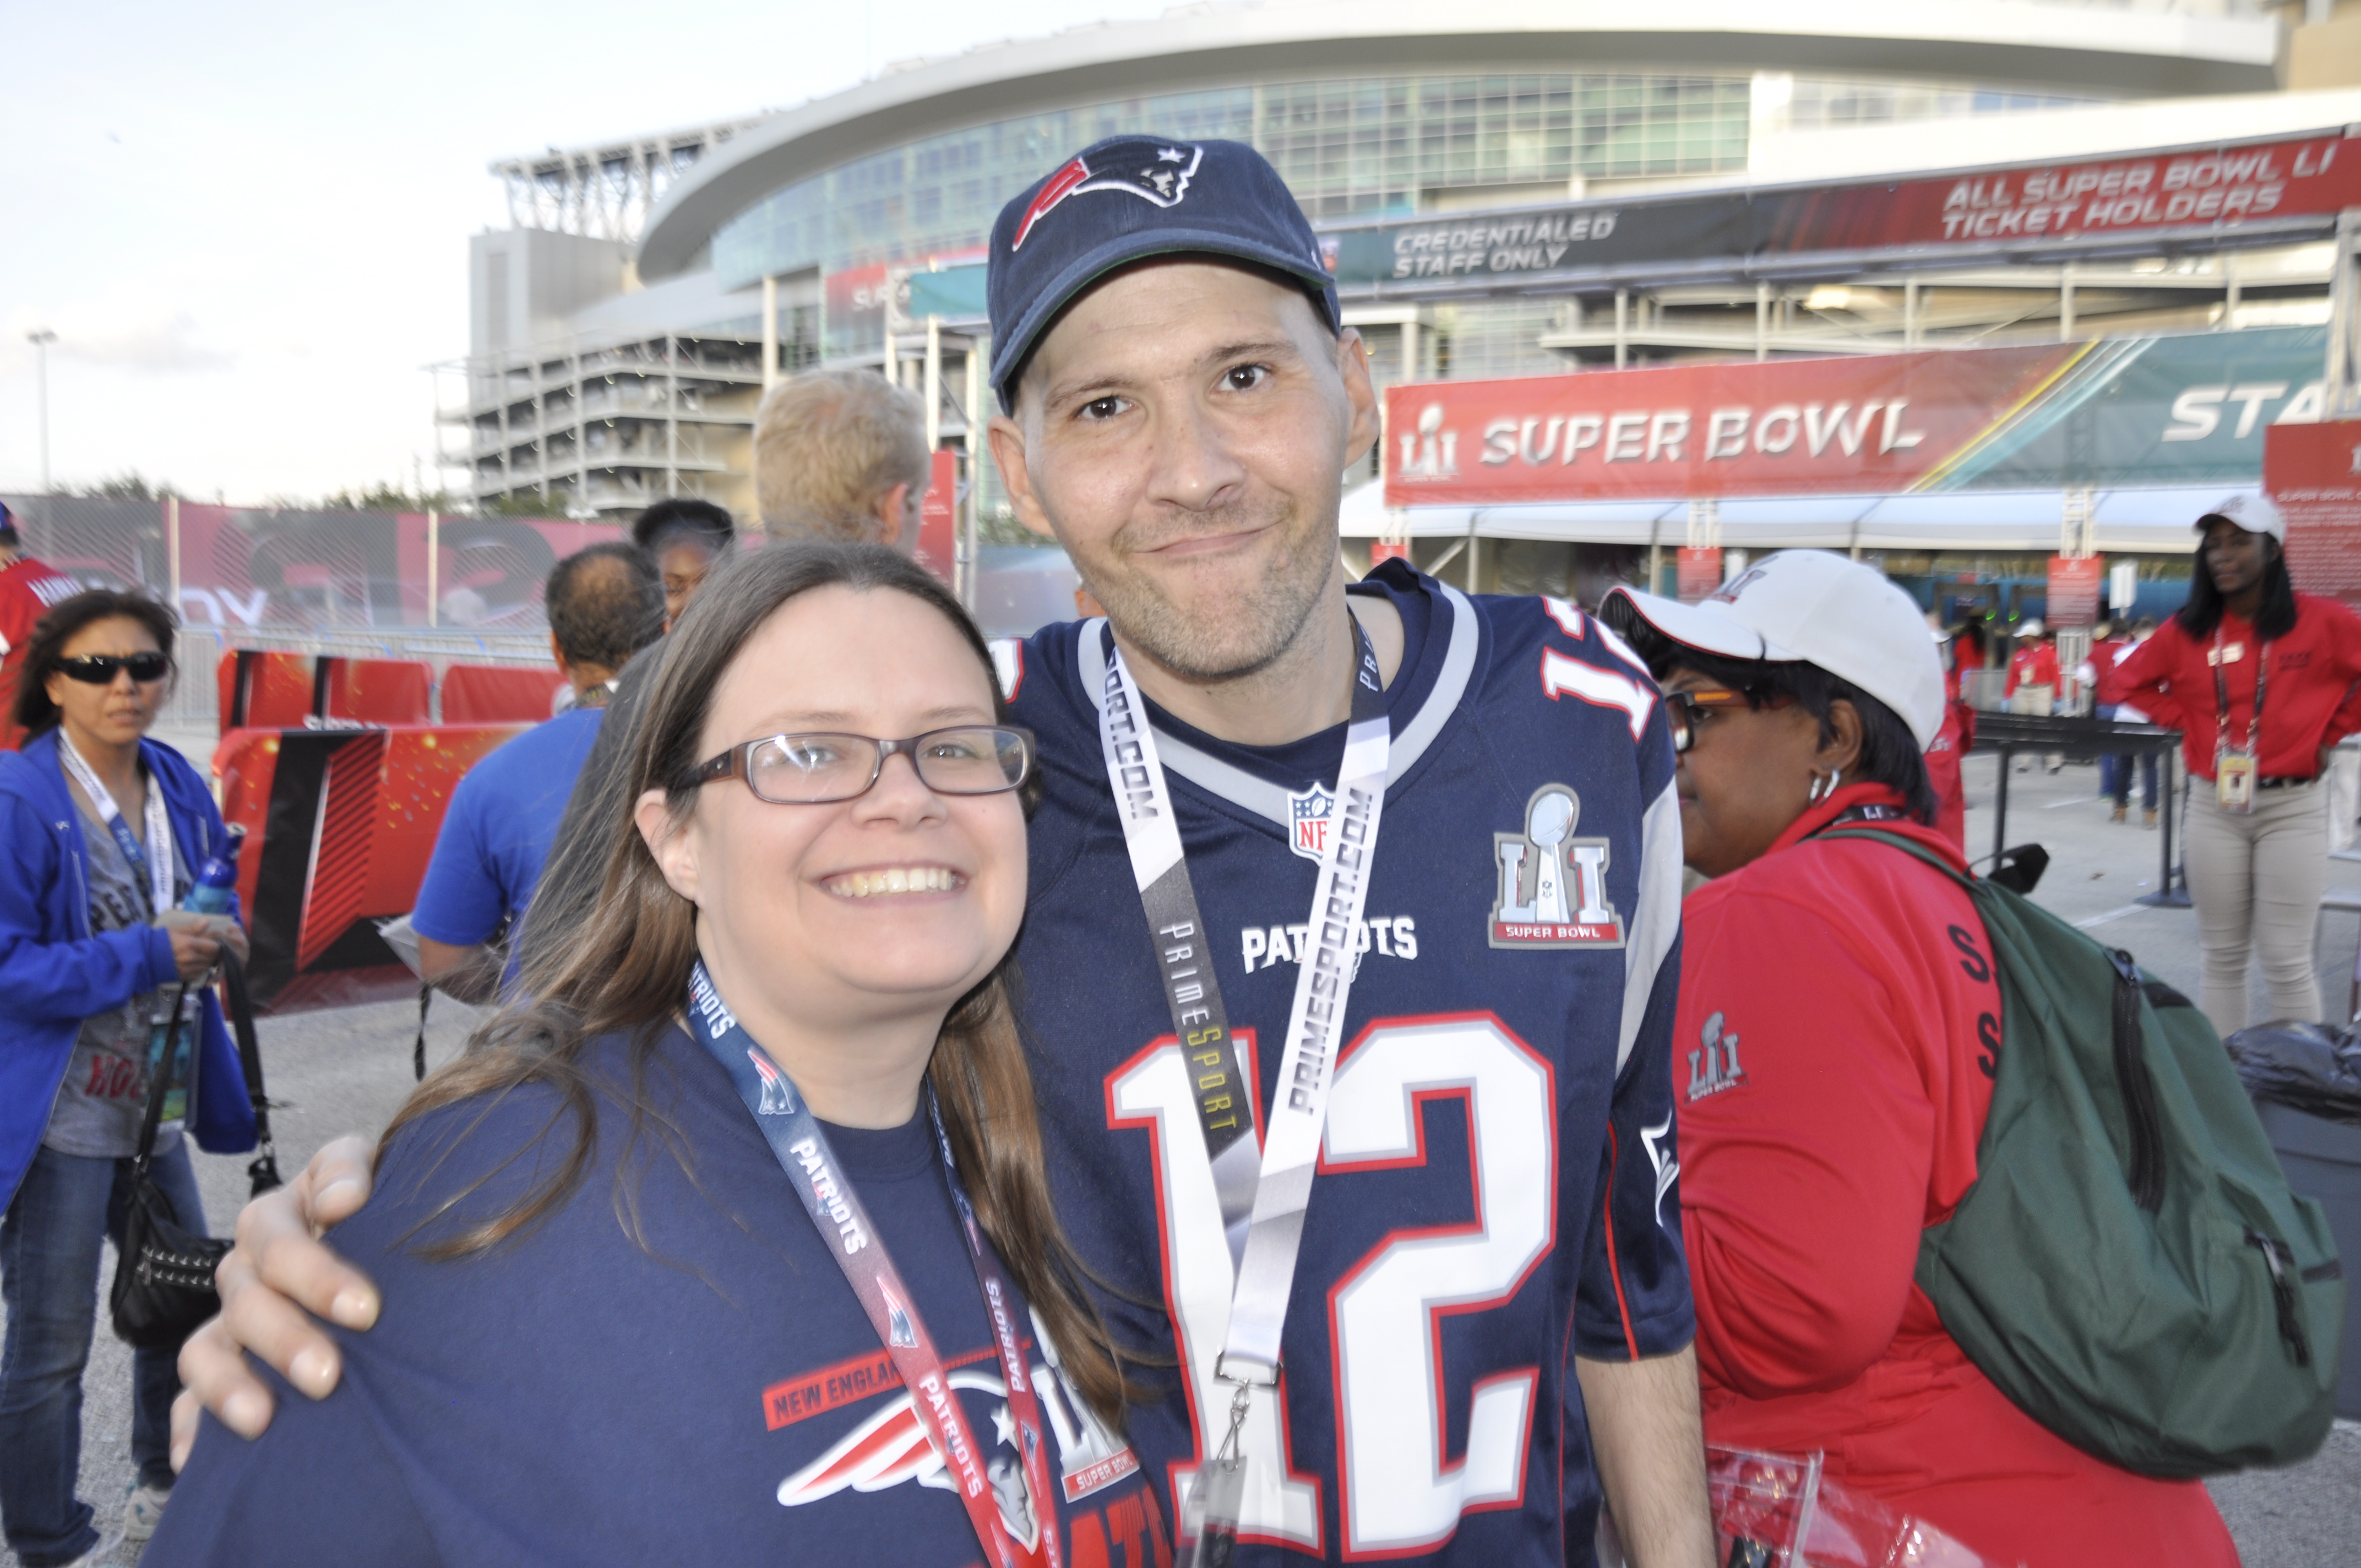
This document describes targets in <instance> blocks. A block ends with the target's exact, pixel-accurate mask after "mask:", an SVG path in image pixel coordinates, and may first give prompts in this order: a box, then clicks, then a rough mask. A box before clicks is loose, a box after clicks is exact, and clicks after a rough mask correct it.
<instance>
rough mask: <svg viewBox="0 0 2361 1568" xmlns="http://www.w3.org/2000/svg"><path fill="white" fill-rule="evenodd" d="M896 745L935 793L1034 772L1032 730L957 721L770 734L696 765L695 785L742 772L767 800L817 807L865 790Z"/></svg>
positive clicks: (987, 785) (969, 789)
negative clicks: (904, 731)
mask: <svg viewBox="0 0 2361 1568" xmlns="http://www.w3.org/2000/svg"><path fill="white" fill-rule="evenodd" d="M896 751H899V752H901V753H902V754H903V755H904V756H906V757H907V758H909V759H910V765H911V766H912V767H914V768H916V769H917V772H918V782H919V783H921V784H925V785H926V786H927V787H928V789H930V790H933V791H934V792H935V793H936V794H937V795H998V794H1000V793H1001V792H1003V791H1004V790H1012V789H1015V788H1016V787H1017V786H1018V785H1019V784H1023V783H1024V782H1025V780H1026V778H1027V776H1028V775H1029V774H1030V773H1032V771H1033V732H1032V731H1031V730H1029V729H1017V728H1016V726H1014V725H1008V724H960V725H953V726H951V727H950V728H949V729H930V730H928V732H927V733H926V734H924V735H914V736H912V737H910V738H909V739H908V740H878V739H877V738H876V737H875V736H873V735H835V734H820V735H769V736H765V737H763V739H762V740H747V741H744V742H741V744H739V745H736V746H732V747H730V750H728V751H724V752H722V753H721V754H720V755H719V756H718V757H715V758H712V759H711V760H709V761H708V762H701V763H699V764H698V765H697V771H696V772H695V773H693V774H692V775H691V776H690V779H689V785H690V787H692V788H694V787H696V786H697V785H700V784H710V783H712V782H713V781H714V780H716V779H727V778H741V779H744V780H745V781H746V787H747V788H749V789H751V790H752V791H753V792H754V793H755V795H758V796H760V797H761V798H763V799H764V800H767V801H769V802H771V804H773V805H774V806H824V805H827V804H829V803H830V802H833V801H840V800H851V799H853V798H855V797H856V796H859V795H866V794H868V793H869V791H870V789H871V788H872V787H873V785H875V784H876V783H877V780H878V778H879V776H880V775H881V774H882V773H884V769H885V759H886V758H888V757H890V756H892V755H893V754H894V753H895V752H896Z"/></svg>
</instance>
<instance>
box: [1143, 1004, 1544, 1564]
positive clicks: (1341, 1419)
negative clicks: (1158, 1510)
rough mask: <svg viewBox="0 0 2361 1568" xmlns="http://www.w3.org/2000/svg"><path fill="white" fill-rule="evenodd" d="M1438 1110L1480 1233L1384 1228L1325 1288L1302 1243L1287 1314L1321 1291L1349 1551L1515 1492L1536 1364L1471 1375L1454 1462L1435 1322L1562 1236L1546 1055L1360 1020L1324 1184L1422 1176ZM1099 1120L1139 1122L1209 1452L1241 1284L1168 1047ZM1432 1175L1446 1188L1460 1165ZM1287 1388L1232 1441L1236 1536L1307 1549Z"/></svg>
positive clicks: (1260, 1404)
mask: <svg viewBox="0 0 2361 1568" xmlns="http://www.w3.org/2000/svg"><path fill="white" fill-rule="evenodd" d="M1238 1042H1239V1047H1240V1053H1241V1058H1242V1065H1243V1066H1244V1068H1245V1069H1246V1080H1247V1081H1248V1082H1249V1083H1256V1084H1258V1083H1259V1082H1260V1081H1261V1080H1260V1078H1259V1077H1258V1076H1257V1069H1256V1066H1255V1042H1254V1038H1253V1036H1252V1035H1251V1033H1250V1032H1248V1031H1246V1030H1240V1031H1239V1032H1238ZM1437 1099H1456V1100H1458V1101H1460V1102H1462V1103H1463V1104H1464V1106H1465V1107H1466V1117H1467V1135H1468V1140H1467V1141H1468V1147H1469V1150H1470V1159H1469V1173H1468V1181H1469V1183H1470V1184H1471V1185H1472V1188H1473V1190H1472V1192H1470V1194H1469V1197H1470V1198H1471V1200H1472V1203H1471V1212H1472V1213H1473V1215H1474V1218H1473V1220H1472V1222H1470V1223H1462V1224H1455V1225H1444V1226H1437V1227H1429V1228H1423V1229H1419V1228H1400V1229H1395V1230H1392V1231H1390V1232H1389V1233H1388V1234H1386V1235H1385V1236H1384V1237H1383V1238H1382V1239H1381V1240H1380V1241H1379V1242H1378V1244H1377V1245H1375V1246H1373V1247H1371V1248H1370V1249H1369V1250H1368V1252H1367V1254H1365V1255H1363V1256H1361V1257H1360V1258H1359V1259H1357V1260H1356V1261H1354V1262H1352V1263H1351V1264H1349V1265H1348V1266H1345V1267H1343V1269H1342V1270H1341V1272H1336V1273H1334V1276H1333V1279H1331V1278H1327V1277H1323V1274H1322V1272H1321V1271H1322V1270H1323V1269H1328V1268H1330V1267H1332V1265H1330V1264H1326V1263H1322V1262H1319V1261H1317V1260H1318V1259H1319V1258H1320V1257H1321V1252H1320V1249H1319V1248H1318V1247H1317V1246H1316V1245H1312V1243H1311V1238H1307V1245H1306V1248H1305V1250H1304V1253H1303V1255H1302V1256H1301V1259H1300V1260H1299V1262H1298V1265H1297V1270H1298V1277H1297V1280H1296V1294H1295V1298H1294V1306H1293V1307H1292V1309H1291V1311H1292V1312H1294V1313H1298V1314H1300V1313H1301V1312H1303V1311H1305V1310H1318V1309H1317V1306H1316V1305H1315V1304H1316V1303H1317V1302H1318V1301H1319V1300H1320V1296H1319V1295H1317V1294H1315V1293H1314V1292H1315V1290H1317V1289H1318V1288H1321V1287H1323V1286H1324V1287H1325V1296H1326V1310H1327V1312H1328V1320H1329V1333H1328V1341H1329V1345H1330V1351H1331V1357H1332V1365H1331V1366H1330V1368H1329V1373H1330V1376H1331V1378H1332V1384H1331V1386H1332V1387H1333V1388H1334V1391H1335V1395H1334V1398H1335V1408H1336V1428H1337V1431H1336V1443H1337V1451H1338V1453H1337V1471H1338V1475H1339V1477H1340V1480H1341V1483H1342V1485H1341V1492H1342V1496H1341V1497H1340V1498H1339V1500H1338V1510H1337V1511H1338V1515H1339V1517H1340V1519H1341V1520H1342V1522H1343V1526H1344V1530H1345V1553H1346V1555H1348V1556H1361V1555H1394V1554H1399V1553H1401V1552H1416V1551H1419V1550H1422V1549H1424V1548H1429V1547H1433V1546H1436V1545H1439V1544H1440V1543H1442V1542H1443V1541H1447V1540H1448V1539H1450V1537H1451V1535H1452V1534H1453V1532H1454V1531H1455V1530H1456V1529H1457V1528H1458V1523H1459V1519H1460V1516H1461V1515H1463V1514H1466V1513H1469V1512H1474V1511H1477V1510H1479V1509H1484V1508H1514V1507H1516V1506H1518V1504H1519V1503H1521V1501H1522V1498H1523V1495H1524V1484H1525V1475H1526V1470H1527V1465H1528V1460H1529V1456H1530V1451H1531V1447H1532V1423H1533V1420H1534V1415H1535V1411H1534V1405H1535V1402H1536V1400H1537V1398H1538V1397H1539V1389H1540V1373H1539V1370H1538V1368H1537V1367H1535V1366H1531V1365H1526V1366H1521V1367H1516V1368H1511V1369H1510V1370H1506V1371H1501V1372H1495V1373H1493V1374H1491V1375H1490V1376H1486V1377H1483V1378H1481V1379H1478V1380H1477V1382H1476V1384H1475V1385H1474V1387H1473V1388H1472V1390H1471V1393H1470V1397H1469V1409H1468V1417H1467V1439H1466V1446H1465V1451H1464V1452H1463V1453H1461V1454H1460V1455H1459V1456H1458V1457H1456V1458H1453V1457H1451V1456H1450V1455H1449V1454H1448V1453H1446V1452H1445V1445H1444V1376H1445V1368H1444V1365H1442V1357H1443V1335H1442V1332H1441V1329H1440V1323H1439V1320H1440V1319H1441V1318H1443V1317H1444V1316H1445V1315H1455V1314H1462V1313H1471V1312H1481V1311H1484V1310H1488V1309H1490V1308H1496V1307H1499V1306H1501V1305H1504V1304H1505V1303H1507V1302H1508V1301H1509V1300H1510V1299H1511V1298H1513V1297H1514V1296H1515V1295H1516V1293H1517V1291H1518V1290H1519V1288H1521V1287H1522V1285H1523V1284H1524V1281H1525V1279H1526V1278H1527V1277H1528V1276H1530V1275H1531V1274H1532V1271H1533V1269H1534V1268H1535V1267H1536V1266H1539V1264H1540V1263H1541V1260H1542V1259H1543V1257H1544V1256H1546V1255H1548V1253H1549V1250H1550V1247H1551V1245H1552V1244H1553V1242H1554V1239H1555V1236H1556V1229H1557V1226H1556V1212H1555V1205H1556V1197H1557V1161H1556V1154H1557V1149H1556V1125H1555V1108H1556V1103H1557V1098H1556V1093H1555V1086H1554V1083H1553V1081H1552V1075H1551V1070H1550V1066H1549V1064H1548V1062H1547V1061H1545V1060H1544V1059H1543V1058H1542V1057H1541V1056H1540V1055H1538V1054H1537V1053H1536V1052H1534V1051H1533V1050H1532V1048H1531V1047H1528V1046H1527V1045H1526V1044H1525V1043H1524V1042H1523V1041H1522V1040H1520V1039H1519V1038H1517V1036H1515V1035H1513V1034H1511V1033H1510V1031H1509V1030H1508V1028H1507V1027H1506V1026H1505V1025H1502V1024H1501V1023H1500V1022H1499V1019H1497V1018H1495V1017H1493V1016H1491V1015H1490V1014H1463V1015H1456V1016H1444V1017H1433V1018H1422V1019H1384V1020H1379V1021H1378V1022H1377V1023H1374V1024H1372V1025H1369V1026H1368V1027H1367V1029H1365V1030H1363V1031H1362V1033H1361V1035H1360V1036H1359V1037H1358V1038H1356V1039H1355V1040H1354V1041H1353V1042H1352V1043H1351V1044H1350V1045H1348V1046H1346V1047H1345V1049H1344V1050H1343V1051H1342V1052H1341V1053H1340V1054H1339V1058H1338V1062H1337V1068H1336V1076H1335V1082H1334V1089H1333V1090H1332V1091H1331V1092H1330V1099H1329V1104H1328V1121H1327V1127H1326V1132H1325V1135H1324V1137H1323V1140H1322V1144H1321V1157H1320V1181H1321V1182H1322V1183H1323V1184H1325V1183H1327V1182H1330V1181H1337V1182H1350V1181H1351V1180H1352V1179H1353V1177H1354V1175H1355V1174H1356V1172H1364V1171H1370V1170H1379V1169H1400V1168H1422V1167H1425V1166H1426V1165H1427V1157H1426V1149H1425V1140H1424V1137H1423V1129H1422V1114H1423V1112H1422V1105H1423V1103H1424V1102H1427V1101H1429V1100H1437ZM1107 1108H1108V1118H1109V1124H1110V1125H1111V1126H1113V1127H1115V1128H1127V1127H1131V1128H1145V1129H1147V1130H1148V1134H1149V1135H1150V1136H1151V1137H1152V1138H1153V1140H1154V1143H1155V1159H1156V1171H1157V1186H1158V1196H1159V1201H1160V1202H1161V1204H1162V1208H1163V1212H1162V1213H1161V1215H1160V1216H1159V1218H1160V1219H1161V1222H1162V1230H1163V1236H1164V1260H1163V1261H1164V1283H1165V1296H1166V1300H1167V1303H1168V1305H1169V1306H1170V1310H1171V1312H1172V1317H1173V1321H1174V1323H1175V1325H1176V1329H1177V1331H1178V1332H1177V1334H1176V1338H1177V1339H1178V1341H1179V1349H1180V1360H1181V1365H1182V1371H1183V1375H1184V1376H1185V1377H1186V1378H1187V1386H1188V1392H1189V1396H1190V1405H1191V1417H1192V1420H1193V1421H1194V1425H1195V1435H1196V1444H1197V1453H1198V1454H1199V1456H1200V1457H1201V1458H1202V1457H1203V1456H1204V1455H1207V1454H1209V1453H1212V1452H1213V1447H1214V1445H1215V1444H1216V1443H1218V1442H1220V1440H1221V1435H1222V1432H1223V1431H1226V1430H1227V1427H1228V1421H1229V1409H1230V1396H1231V1392H1232V1390H1231V1388H1230V1386H1229V1385H1227V1384H1225V1383H1223V1382H1221V1381H1220V1380H1219V1379H1218V1378H1216V1377H1215V1376H1213V1364H1214V1360H1215V1357H1216V1356H1217V1355H1218V1354H1220V1352H1221V1348H1222V1340H1223V1335H1224V1332H1226V1330H1227V1328H1228V1326H1229V1312H1230V1298H1231V1290H1232V1286H1233V1280H1234V1271H1233V1267H1232V1265H1231V1261H1230V1250H1229V1246H1228V1244H1227V1243H1226V1241H1225V1240H1224V1237H1223V1234H1222V1222H1221V1210H1220V1206H1219V1203H1218V1201H1217V1200H1216V1198H1215V1195H1214V1190H1213V1168H1212V1167H1211V1166H1210V1165H1209V1164H1208V1163H1207V1160H1206V1157H1205V1145H1204V1139H1203V1137H1202V1135H1201V1134H1200V1133H1199V1131H1198V1128H1197V1124H1196V1101H1195V1095H1194V1092H1193V1085H1192V1084H1191V1080H1190V1074H1189V1067H1188V1063H1187V1062H1186V1061H1185V1060H1184V1059H1183V1058H1182V1056H1181V1053H1180V1047H1179V1045H1178V1043H1177V1042H1175V1041H1173V1040H1171V1039H1170V1038H1169V1037H1168V1038H1167V1039H1165V1040H1163V1041H1160V1042H1159V1043H1158V1044H1156V1045H1153V1046H1150V1047H1148V1048H1147V1049H1146V1050H1144V1051H1142V1052H1141V1053H1140V1054H1139V1055H1137V1056H1136V1057H1134V1058H1132V1059H1131V1060H1130V1061H1128V1062H1126V1063H1125V1064H1124V1066H1122V1067H1121V1068H1119V1069H1116V1070H1115V1073H1113V1074H1112V1075H1110V1077H1109V1079H1108V1080H1107ZM1261 1124H1262V1119H1261V1117H1260V1116H1259V1115H1257V1118H1256V1125H1257V1127H1259V1126H1260V1125H1261ZM1433 1174H1434V1176H1435V1178H1436V1179H1438V1180H1451V1181H1452V1182H1453V1183H1454V1185H1455V1186H1456V1185H1457V1178H1456V1175H1455V1172H1450V1171H1445V1170H1440V1169H1438V1170H1436V1171H1434V1172H1433ZM1315 1201H1316V1200H1315ZM1314 1223H1316V1219H1315V1222H1314ZM1286 1394H1287V1384H1286V1382H1285V1381H1284V1379H1282V1381H1281V1383H1280V1385H1279V1396H1280V1397H1279V1398H1269V1397H1268V1396H1263V1397H1257V1398H1256V1399H1255V1400H1254V1402H1253V1405H1252V1407H1251V1409H1250V1410H1249V1412H1248V1415H1247V1418H1246V1428H1245V1430H1244V1431H1243V1432H1241V1434H1240V1442H1241V1443H1242V1444H1243V1447H1244V1452H1245V1453H1246V1458H1247V1461H1248V1464H1247V1467H1246V1477H1247V1480H1246V1497H1245V1500H1244V1505H1243V1508H1242V1510H1241V1514H1240V1524H1239V1531H1238V1533H1239V1537H1240V1539H1241V1540H1247V1541H1269V1542H1273V1543H1279V1544H1285V1545H1289V1546H1293V1547H1298V1548H1301V1549H1303V1550H1305V1551H1310V1552H1321V1551H1323V1544H1322V1541H1321V1507H1320V1487H1319V1482H1318V1481H1317V1479H1316V1478H1314V1477H1312V1476H1308V1475H1301V1474H1299V1473H1297V1472H1296V1471H1295V1470H1294V1469H1293V1468H1292V1467H1291V1464H1290V1460H1291V1457H1292V1456H1291V1454H1290V1442H1289V1439H1288V1432H1287V1430H1286V1419H1285V1405H1286ZM1195 1474H1196V1472H1195V1468H1194V1467H1193V1466H1188V1467H1181V1468H1179V1469H1178V1470H1176V1473H1175V1475H1174V1476H1173V1485H1174V1486H1175V1488H1176V1490H1177V1491H1179V1492H1180V1497H1179V1498H1177V1499H1176V1501H1180V1502H1185V1500H1186V1497H1187V1493H1188V1489H1189V1487H1190V1486H1191V1484H1192V1483H1193V1480H1194V1477H1195Z"/></svg>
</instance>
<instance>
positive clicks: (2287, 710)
mask: <svg viewBox="0 0 2361 1568" xmlns="http://www.w3.org/2000/svg"><path fill="white" fill-rule="evenodd" d="M2295 605H2296V616H2295V629H2294V630H2291V631H2290V632H2289V633H2288V634H2287V635H2286V636H2284V637H2277V638H2273V639H2272V640H2271V643H2270V658H2271V681H2270V686H2269V689H2268V690H2267V691H2266V692H2265V693H2264V695H2263V731H2262V735H2261V737H2260V740H2259V750H2260V752H2261V761H2262V773H2263V777H2265V778H2267V779H2279V778H2292V779H2308V778H2311V777H2312V776H2313V775H2314V774H2316V773H2319V772H2320V752H2321V748H2323V747H2324V746H2334V745H2335V744H2336V743H2337V742H2338V741H2339V740H2343V739H2345V737H2346V736H2347V735H2350V734H2352V733H2353V732H2354V731H2355V730H2356V729H2361V694H2356V690H2355V687H2354V682H2355V681H2356V679H2361V615H2355V614H2354V613H2353V612H2352V611H2351V610H2349V609H2345V607H2344V606H2343V605H2341V604H2338V603H2337V602H2336V601H2335V600H2334V599H2325V598H2320V597H2318V596H2317V595H2314V594H2298V595H2296V596H2295ZM2215 641H2216V639H2215V638H2213V637H2205V638H2198V637H2191V635H2190V634H2189V632H2188V631H2187V630H2185V629H2184V628H2183V627H2182V626H2181V624H2180V618H2179V617H2177V616H2176V617H2174V618H2173V619H2171V620H2167V621H2166V622H2165V623H2164V624H2163V625H2162V626H2160V627H2158V628H2157V632H2156V635H2155V636H2153V637H2151V638H2149V639H2148V640H2147V641H2145V642H2143V643H2141V644H2140V645H2139V646H2138V647H2136V648H2135V649H2133V650H2132V651H2131V652H2128V653H2126V654H2125V655H2124V656H2123V657H2122V658H2121V659H2119V660H2117V661H2116V662H2115V665H2114V668H2113V669H2111V670H2109V671H2107V672H2106V673H2105V674H2102V675H2101V676H2100V677H2099V700H2100V701H2101V702H2109V703H2125V702H2127V703H2130V704H2132V705H2133V706H2134V707H2137V708H2138V709H2139V710H2140V711H2141V712H2142V713H2145V714H2147V716H2148V718H2149V720H2150V721H2151V722H2153V723H2157V724H2161V725H2163V726H2164V727H2165V728H2166V729H2178V730H2180V734H2181V749H2182V754H2183V755H2185V756H2186V757H2187V758H2188V760H2189V771H2190V772H2191V773H2195V774H2196V775H2197V776H2198V777H2200V778H2207V779H2210V778H2212V777H2213V751H2214V725H2215V718H2216V710H2217V708H2218V707H2219V700H2218V694H2217V693H2216V692H2215V690H2214V688H2213V645H2214V642H2215ZM2219 641H2220V642H2221V646H2222V684H2223V685H2224V686H2225V687H2227V688H2228V690H2229V696H2230V740H2231V742H2232V743H2233V744H2234V745H2244V744H2245V743H2246V736H2247V734H2248V727H2249V725H2251V724H2252V723H2253V721H2254V717H2255V672H2256V671H2257V669H2259V668H2260V667H2261V665H2260V663H2259V662H2258V661H2259V657H2260V654H2259V650H2260V648H2261V646H2262V645H2261V643H2260V641H2258V640H2257V638H2256V636H2255V629H2254V627H2253V626H2252V625H2251V624H2250V623H2248V622H2246V621H2244V620H2239V619H2238V618H2237V617H2236V616H2235V615H2227V614H2225V615H2224V616H2223V617H2222V625H2221V628H2220V636H2219Z"/></svg>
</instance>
